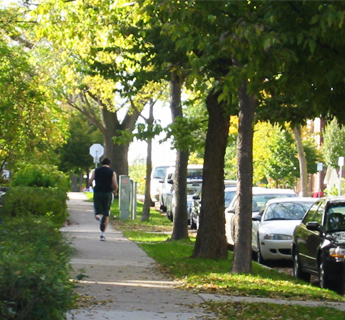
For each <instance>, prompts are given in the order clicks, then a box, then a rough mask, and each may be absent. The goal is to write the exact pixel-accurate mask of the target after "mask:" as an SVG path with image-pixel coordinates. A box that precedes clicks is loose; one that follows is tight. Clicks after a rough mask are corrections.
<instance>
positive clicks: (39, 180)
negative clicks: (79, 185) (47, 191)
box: [11, 164, 70, 192]
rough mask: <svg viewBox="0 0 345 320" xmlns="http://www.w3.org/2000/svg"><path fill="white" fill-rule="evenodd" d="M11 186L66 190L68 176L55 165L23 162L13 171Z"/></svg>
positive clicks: (67, 187)
mask: <svg viewBox="0 0 345 320" xmlns="http://www.w3.org/2000/svg"><path fill="white" fill-rule="evenodd" d="M11 186H14V187H16V186H26V187H42V188H50V187H53V188H58V189H59V190H62V191H65V192H68V191H69V189H70V183H69V179H68V177H67V176H66V175H65V174H64V173H63V172H61V171H59V170H58V169H57V168H56V167H55V166H51V165H37V164H24V165H22V166H21V167H20V168H19V169H18V170H16V171H15V172H14V173H13V176H12V181H11Z"/></svg>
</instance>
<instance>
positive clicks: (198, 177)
mask: <svg viewBox="0 0 345 320" xmlns="http://www.w3.org/2000/svg"><path fill="white" fill-rule="evenodd" d="M202 176H203V165H202V164H189V165H188V166H187V181H186V182H187V210H188V212H187V213H186V214H187V217H188V220H189V212H190V206H191V204H192V196H193V194H194V193H195V191H196V190H197V188H199V187H201V184H202ZM174 181H175V171H174V172H173V174H172V176H171V179H170V180H168V183H170V185H171V187H170V189H169V190H170V191H169V190H168V192H166V194H165V208H164V209H166V214H167V217H168V219H169V220H171V221H173V219H174V215H175V207H176V199H175V191H174V186H173V183H174ZM192 190H193V192H192V193H190V192H191V191H192Z"/></svg>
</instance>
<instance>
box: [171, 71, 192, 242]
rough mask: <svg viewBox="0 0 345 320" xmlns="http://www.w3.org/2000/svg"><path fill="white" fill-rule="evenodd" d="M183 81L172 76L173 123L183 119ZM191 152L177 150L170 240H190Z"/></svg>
mask: <svg viewBox="0 0 345 320" xmlns="http://www.w3.org/2000/svg"><path fill="white" fill-rule="evenodd" d="M181 82H182V81H181V79H180V77H179V76H178V75H177V74H176V73H174V72H173V73H172V75H171V81H170V85H171V87H170V88H171V93H170V94H171V104H170V109H171V114H172V120H173V122H175V121H176V119H177V118H178V117H183V113H182V106H181ZM188 158H189V151H188V150H177V152H176V166H175V181H174V189H175V197H176V209H175V216H174V227H173V232H172V235H171V238H170V240H181V239H188V224H187V183H186V181H187V166H188Z"/></svg>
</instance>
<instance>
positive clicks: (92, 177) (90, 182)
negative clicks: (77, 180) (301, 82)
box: [89, 171, 95, 187]
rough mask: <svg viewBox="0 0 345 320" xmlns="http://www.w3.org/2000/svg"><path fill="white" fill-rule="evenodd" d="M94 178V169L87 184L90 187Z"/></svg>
mask: <svg viewBox="0 0 345 320" xmlns="http://www.w3.org/2000/svg"><path fill="white" fill-rule="evenodd" d="M94 180H95V171H93V172H92V176H91V179H90V180H89V186H91V187H92V183H93V181H94Z"/></svg>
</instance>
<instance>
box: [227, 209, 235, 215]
mask: <svg viewBox="0 0 345 320" xmlns="http://www.w3.org/2000/svg"><path fill="white" fill-rule="evenodd" d="M225 213H233V214H235V209H226V210H225Z"/></svg>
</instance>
